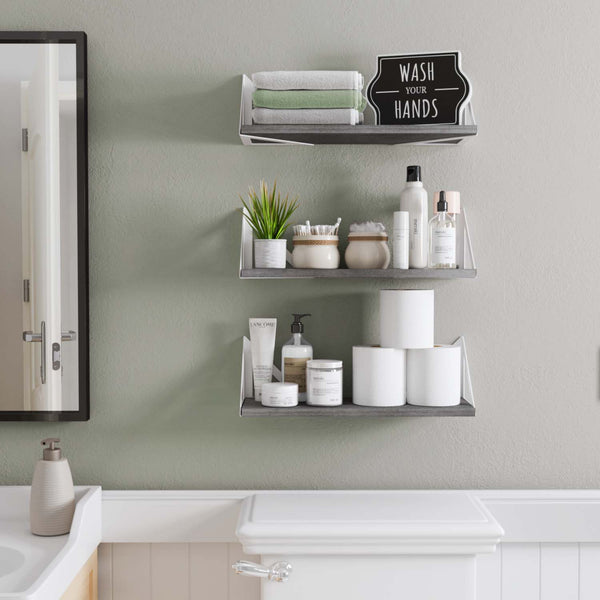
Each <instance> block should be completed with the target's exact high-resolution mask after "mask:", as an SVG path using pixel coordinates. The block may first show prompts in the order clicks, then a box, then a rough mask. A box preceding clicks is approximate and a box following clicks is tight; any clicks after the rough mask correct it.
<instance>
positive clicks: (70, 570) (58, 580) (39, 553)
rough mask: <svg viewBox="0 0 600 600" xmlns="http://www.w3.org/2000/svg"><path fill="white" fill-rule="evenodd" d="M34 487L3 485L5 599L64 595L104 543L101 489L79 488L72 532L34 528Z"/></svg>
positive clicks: (1, 597)
mask: <svg viewBox="0 0 600 600" xmlns="http://www.w3.org/2000/svg"><path fill="white" fill-rule="evenodd" d="M29 493H30V488H29V487H25V486H23V487H21V486H19V487H16V486H15V487H12V486H10V487H9V486H6V487H0V600H9V599H10V600H17V599H19V600H22V599H26V600H38V599H39V600H42V599H43V600H49V599H50V598H60V597H61V596H62V594H63V593H64V591H65V590H66V589H67V587H68V586H69V583H70V582H71V581H72V579H73V578H74V577H75V575H76V574H77V573H78V572H79V570H80V569H81V567H82V566H83V565H84V563H85V562H86V560H87V559H88V558H89V556H90V555H91V554H92V552H93V551H94V550H95V549H96V547H97V546H98V544H99V543H100V537H101V488H99V487H76V488H75V498H76V501H77V504H76V507H75V514H74V516H73V524H72V526H71V532H70V533H69V534H67V535H61V536H55V537H40V536H36V535H33V534H32V533H31V531H30V530H29Z"/></svg>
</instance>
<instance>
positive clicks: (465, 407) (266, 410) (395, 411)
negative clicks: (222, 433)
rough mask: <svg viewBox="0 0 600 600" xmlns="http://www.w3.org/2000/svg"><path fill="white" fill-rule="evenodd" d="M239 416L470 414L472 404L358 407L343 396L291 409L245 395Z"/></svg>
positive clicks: (418, 415)
mask: <svg viewBox="0 0 600 600" xmlns="http://www.w3.org/2000/svg"><path fill="white" fill-rule="evenodd" d="M241 415H242V417H474V416H475V407H474V406H473V405H471V404H469V402H467V401H466V400H465V399H464V398H462V399H461V401H460V404H459V405H457V406H412V405H411V404H405V405H404V406H358V405H356V404H352V399H351V398H345V399H344V404H342V406H309V405H308V404H298V406H293V407H291V408H271V407H269V406H263V405H262V404H261V403H260V402H256V400H254V398H245V399H244V402H243V403H242V407H241Z"/></svg>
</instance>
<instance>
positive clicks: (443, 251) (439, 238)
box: [429, 191, 456, 269]
mask: <svg viewBox="0 0 600 600" xmlns="http://www.w3.org/2000/svg"><path fill="white" fill-rule="evenodd" d="M437 211H438V212H437V215H434V217H433V218H432V219H431V220H430V221H429V267H430V268H431V269H455V268H456V219H455V218H454V216H453V215H451V214H449V213H448V202H446V192H443V191H442V192H440V197H439V201H438V203H437Z"/></svg>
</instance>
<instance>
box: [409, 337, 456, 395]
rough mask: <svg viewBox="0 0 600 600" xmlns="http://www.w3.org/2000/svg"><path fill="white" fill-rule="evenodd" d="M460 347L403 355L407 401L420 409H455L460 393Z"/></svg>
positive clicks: (410, 352) (419, 351)
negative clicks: (421, 407) (404, 359)
mask: <svg viewBox="0 0 600 600" xmlns="http://www.w3.org/2000/svg"><path fill="white" fill-rule="evenodd" d="M461 359H462V356H461V348H460V346H436V347H435V348H423V349H420V350H407V351H406V400H407V402H408V403H409V404H416V405H419V406H456V405H457V404H460V392H461V373H462V368H461V367H462V362H461Z"/></svg>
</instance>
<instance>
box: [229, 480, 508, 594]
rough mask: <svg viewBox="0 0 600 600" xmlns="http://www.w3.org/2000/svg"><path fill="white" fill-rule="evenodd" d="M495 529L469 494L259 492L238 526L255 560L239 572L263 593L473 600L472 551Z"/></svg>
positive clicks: (487, 543)
mask: <svg viewBox="0 0 600 600" xmlns="http://www.w3.org/2000/svg"><path fill="white" fill-rule="evenodd" d="M502 535H503V531H502V528H501V527H500V525H499V524H498V523H497V522H496V521H495V519H494V518H493V517H492V515H491V514H490V513H489V512H488V511H487V509H486V508H485V507H484V506H483V504H482V503H481V502H480V501H479V500H478V499H477V498H474V497H472V496H471V495H470V494H468V493H467V492H453V491H449V492H435V491H434V492H426V491H425V492H420V491H407V492H396V491H373V492H346V491H340V492H271V493H266V492H265V493H259V494H255V495H253V496H250V497H248V498H247V499H246V500H245V501H244V503H243V505H242V510H241V512H240V517H239V521H238V527H237V536H238V538H239V540H240V542H241V543H242V545H243V547H244V551H245V552H246V553H248V554H258V555H260V556H261V563H262V564H261V565H252V564H247V563H245V564H241V565H239V564H238V565H237V568H236V570H237V571H238V572H240V573H243V574H253V575H258V576H262V577H263V580H262V587H261V590H262V593H261V598H262V600H337V599H339V600H387V599H390V600H395V599H398V600H475V557H476V555H477V554H479V553H485V552H494V551H495V549H496V545H497V544H498V542H499V540H500V537H501V536H502ZM273 565H274V567H273V568H272V566H273ZM288 566H289V567H291V569H290V570H289V573H288V568H287V567H288ZM286 578H287V580H285V581H279V580H282V579H286Z"/></svg>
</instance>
